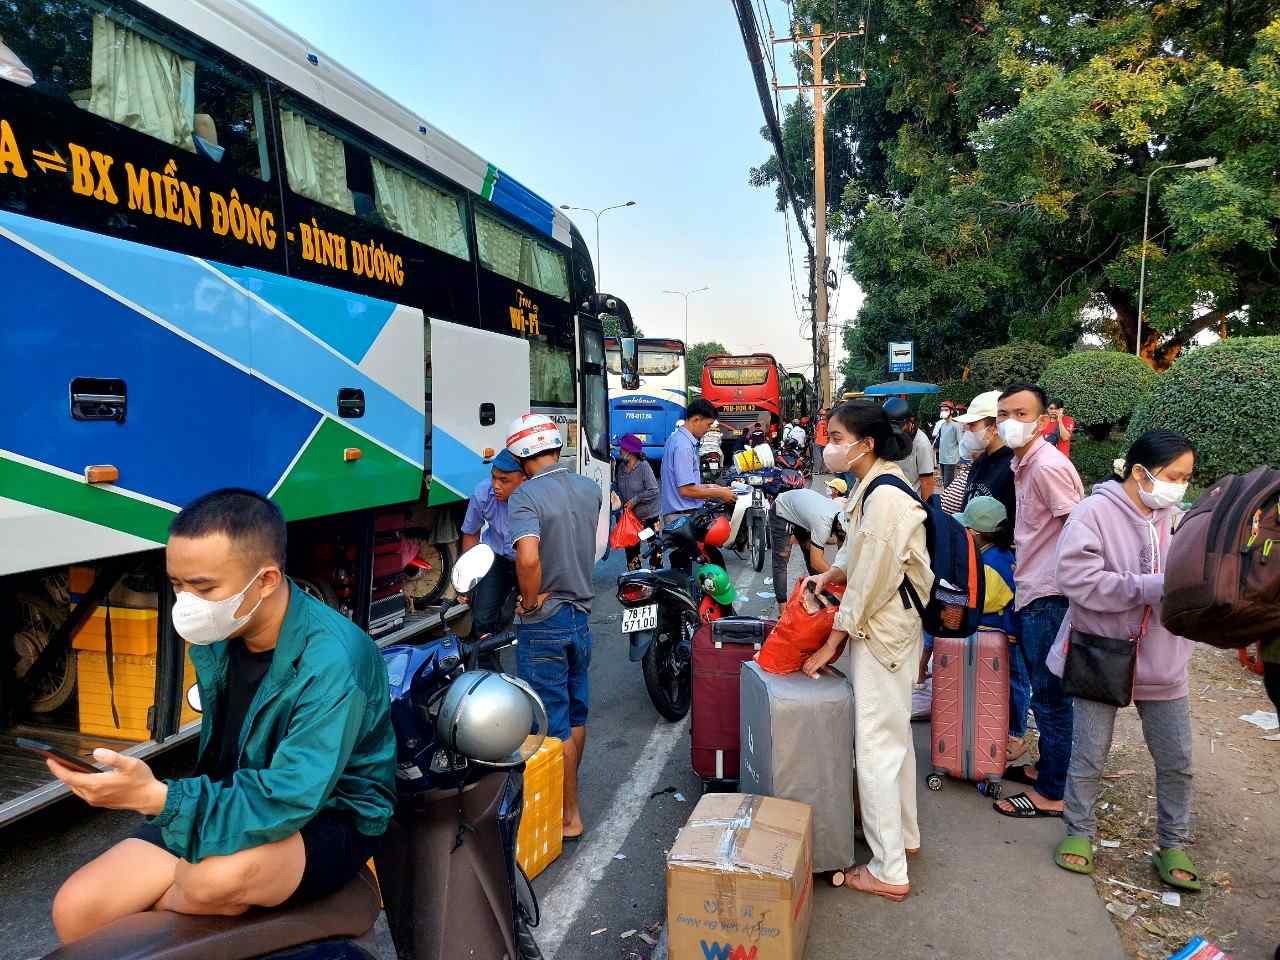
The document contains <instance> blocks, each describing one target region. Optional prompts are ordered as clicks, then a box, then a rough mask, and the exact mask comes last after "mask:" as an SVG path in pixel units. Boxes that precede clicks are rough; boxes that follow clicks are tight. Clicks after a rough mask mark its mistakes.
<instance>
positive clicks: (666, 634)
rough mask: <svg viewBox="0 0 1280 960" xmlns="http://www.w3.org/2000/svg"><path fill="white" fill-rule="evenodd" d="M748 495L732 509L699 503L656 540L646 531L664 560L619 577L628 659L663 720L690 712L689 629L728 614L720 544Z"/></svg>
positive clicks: (729, 596)
mask: <svg viewBox="0 0 1280 960" xmlns="http://www.w3.org/2000/svg"><path fill="white" fill-rule="evenodd" d="M750 499H751V498H750V496H749V495H744V496H740V497H739V498H738V503H737V504H736V505H735V507H734V508H733V510H732V511H731V512H728V511H727V509H726V508H725V507H724V506H723V505H722V504H719V503H713V504H707V505H706V506H703V507H699V508H698V509H697V510H695V511H693V512H692V513H690V514H688V515H686V516H683V517H678V518H677V519H676V520H674V521H673V522H672V523H670V524H668V525H666V526H665V527H664V529H663V531H662V533H661V534H658V535H657V537H658V539H657V540H654V533H653V531H652V530H644V531H641V538H642V540H644V541H654V543H655V544H661V548H662V555H663V557H664V558H665V560H666V562H667V564H668V565H667V566H665V567H660V568H658V569H656V570H653V569H650V570H633V571H631V572H628V573H624V574H623V575H622V576H620V577H619V578H618V602H619V603H621V604H622V632H623V633H625V634H627V636H628V638H629V640H630V656H631V660H632V662H633V663H634V662H639V663H640V664H641V667H642V670H643V673H644V685H645V689H646V690H647V691H648V693H649V699H650V700H652V701H653V705H654V707H655V708H656V709H657V711H658V713H659V714H661V715H662V716H663V718H665V719H667V720H671V721H673V722H674V721H677V720H681V719H683V718H684V716H685V715H686V714H687V713H688V712H689V703H690V698H691V665H692V653H693V635H694V633H695V632H696V631H697V629H698V627H699V625H700V624H702V623H705V622H710V621H712V620H717V619H719V618H720V617H723V616H727V615H730V614H732V612H733V607H732V604H733V601H734V599H735V598H736V594H735V591H734V589H733V584H732V583H731V582H729V579H728V575H727V574H726V573H725V571H724V556H723V555H722V554H721V553H720V549H719V548H720V547H722V546H724V545H725V544H726V543H728V542H731V541H732V539H733V537H734V536H735V534H736V532H737V530H738V528H739V527H740V526H741V524H742V521H743V518H744V517H745V516H746V512H747V509H748V507H749V506H750ZM695 568H696V569H695Z"/></svg>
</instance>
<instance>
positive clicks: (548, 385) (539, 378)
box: [529, 340, 577, 407]
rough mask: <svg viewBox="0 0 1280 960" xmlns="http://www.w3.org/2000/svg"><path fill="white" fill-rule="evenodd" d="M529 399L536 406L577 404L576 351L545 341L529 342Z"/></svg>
mask: <svg viewBox="0 0 1280 960" xmlns="http://www.w3.org/2000/svg"><path fill="white" fill-rule="evenodd" d="M529 398H530V400H531V401H532V403H533V406H535V407H538V406H542V405H543V404H555V405H558V406H573V404H574V401H575V400H576V399H577V391H576V389H575V388H574V383H573V353H572V352H571V351H569V350H567V349H565V348H562V347H554V346H552V345H551V344H549V343H547V342H546V341H545V340H530V341H529Z"/></svg>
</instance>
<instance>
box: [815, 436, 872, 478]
mask: <svg viewBox="0 0 1280 960" xmlns="http://www.w3.org/2000/svg"><path fill="white" fill-rule="evenodd" d="M861 442H862V441H861V440H857V441H855V442H854V443H828V444H827V445H826V446H825V447H823V448H822V462H823V463H825V464H826V465H827V469H828V470H830V471H831V472H832V473H843V472H844V471H846V470H849V469H851V468H852V467H853V465H854V464H855V463H857V462H858V461H859V460H861V459H862V458H863V457H865V456H866V455H867V454H868V453H869V452H870V451H869V450H863V451H862V452H861V453H860V454H858V455H857V456H856V457H854V458H853V459H852V460H850V459H849V451H850V450H852V449H853V447H854V445H855V444H856V443H861Z"/></svg>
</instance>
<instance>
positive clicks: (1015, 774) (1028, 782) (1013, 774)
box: [1004, 763, 1038, 787]
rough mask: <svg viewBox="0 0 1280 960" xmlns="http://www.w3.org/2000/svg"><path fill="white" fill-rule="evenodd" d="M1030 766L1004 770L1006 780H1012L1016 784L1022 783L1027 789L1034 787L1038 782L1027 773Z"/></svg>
mask: <svg viewBox="0 0 1280 960" xmlns="http://www.w3.org/2000/svg"><path fill="white" fill-rule="evenodd" d="M1027 766H1028V764H1025V763H1023V764H1019V765H1018V766H1016V767H1005V768H1004V779H1005V780H1012V781H1013V782H1014V783H1020V784H1022V785H1023V786H1025V787H1034V786H1035V785H1036V783H1037V782H1038V780H1037V778H1036V777H1033V776H1031V775H1030V774H1028V773H1027Z"/></svg>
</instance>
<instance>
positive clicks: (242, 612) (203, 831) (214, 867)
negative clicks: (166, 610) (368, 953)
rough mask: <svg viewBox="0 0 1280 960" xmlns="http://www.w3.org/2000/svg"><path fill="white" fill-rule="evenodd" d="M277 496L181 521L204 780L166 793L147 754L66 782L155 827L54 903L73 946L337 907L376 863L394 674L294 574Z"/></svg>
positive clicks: (242, 494) (98, 863)
mask: <svg viewBox="0 0 1280 960" xmlns="http://www.w3.org/2000/svg"><path fill="white" fill-rule="evenodd" d="M284 562H285V523H284V517H283V516H282V515H281V513H280V510H279V509H278V508H277V507H276V506H275V504H273V503H271V502H270V501H269V500H266V499H264V498H263V497H260V496H258V495H257V494H256V493H252V492H251V491H248V490H218V491H215V492H213V493H210V494H206V495H205V496H203V497H200V498H199V499H198V500H196V501H195V502H194V503H192V504H191V505H190V506H188V507H187V508H186V509H185V510H183V511H182V512H181V513H179V514H178V516H177V517H176V518H174V521H173V524H172V526H171V527H170V530H169V544H168V547H167V548H166V551H165V563H166V566H167V569H168V574H169V580H170V582H171V583H172V585H173V589H174V592H175V594H176V597H175V600H174V607H173V622H174V627H175V628H176V629H177V631H178V633H179V634H180V635H181V636H182V637H183V638H184V639H186V640H187V641H188V642H189V643H190V644H191V646H190V652H191V661H192V663H193V664H194V665H195V668H196V680H197V687H196V688H193V689H192V690H190V691H188V694H187V695H188V698H189V700H190V701H191V703H192V705H193V706H195V705H197V704H198V705H199V706H200V707H202V708H203V716H202V719H201V727H200V752H199V759H198V760H197V763H196V770H195V775H194V776H191V777H188V778H185V779H181V780H167V781H160V780H157V779H156V778H155V776H154V775H153V774H152V772H151V769H150V768H149V767H148V766H147V765H146V764H145V763H143V762H142V761H141V760H139V759H137V758H135V757H127V756H123V755H122V754H119V753H116V752H114V751H111V750H101V749H100V750H95V751H94V759H95V760H96V761H97V762H98V763H99V764H100V765H102V766H103V767H104V768H106V772H104V773H97V774H83V773H77V772H75V771H73V770H70V769H68V768H66V767H64V766H61V765H60V764H58V763H57V762H56V761H52V760H51V761H49V767H50V769H51V770H52V771H53V773H54V774H55V775H56V776H57V777H58V779H60V780H62V781H63V782H64V783H66V784H67V785H68V786H69V787H70V788H71V790H72V791H73V792H74V793H75V794H76V795H77V796H79V797H81V798H82V799H83V800H85V801H86V802H88V803H90V804H92V805H93V806H96V807H107V808H110V809H116V810H136V811H137V812H138V813H142V814H146V815H147V818H148V819H147V821H146V823H145V824H144V825H143V826H142V827H141V828H140V829H139V830H138V831H137V832H135V833H134V835H133V836H131V837H130V838H128V839H126V840H123V841H121V842H120V843H118V844H116V845H115V846H114V847H112V848H111V849H110V850H108V851H107V852H106V853H104V854H102V855H101V856H100V857H98V858H97V859H96V860H93V861H92V862H90V863H89V864H87V865H85V866H84V867H81V868H80V869H79V870H77V871H76V872H75V873H74V874H73V875H72V876H71V877H70V878H69V879H68V880H67V881H66V883H64V884H63V886H62V889H61V890H59V891H58V895H57V897H55V899H54V902H53V922H54V926H55V927H56V928H57V931H58V935H59V936H60V937H61V938H62V940H63V941H64V942H69V941H72V940H77V939H79V938H81V937H83V936H85V935H86V934H89V933H91V932H93V931H94V930H96V929H97V928H99V927H101V926H103V925H104V924H107V923H110V922H111V921H113V920H116V919H118V918H120V917H123V916H126V915H128V914H131V913H137V912H139V911H142V910H150V909H157V910H172V911H175V912H178V913H192V914H216V915H235V914H239V913H243V912H244V911H246V910H248V909H249V908H251V907H275V906H279V905H281V904H286V903H287V904H294V903H300V902H305V901H307V900H314V899H317V898H319V897H322V896H325V895H327V894H329V893H331V892H333V891H334V890H336V889H338V888H340V887H342V886H343V885H345V884H346V883H347V882H348V881H349V880H350V879H351V878H352V877H353V876H355V874H356V873H357V872H358V871H359V870H360V868H361V866H362V865H363V864H364V863H365V861H366V860H368V859H369V857H370V856H372V855H373V852H374V850H375V848H376V846H377V841H378V839H379V838H380V837H381V836H382V834H383V833H384V832H385V831H386V828H387V821H388V820H389V819H390V817H391V813H392V809H393V805H394V802H395V755H396V744H395V736H394V733H393V731H392V728H391V716H390V701H389V697H388V691H387V674H386V668H385V666H384V665H383V661H382V657H381V655H380V654H379V652H378V649H377V646H376V645H375V644H374V642H373V641H372V640H371V639H370V638H369V636H368V635H367V634H365V633H364V632H363V631H361V630H360V629H359V628H358V627H356V626H355V625H354V624H352V623H351V622H349V621H348V620H346V619H345V618H344V617H342V616H341V615H340V614H338V613H337V612H335V611H333V610H331V609H329V608H328V607H326V606H325V605H324V604H322V603H320V602H319V601H318V600H315V599H313V598H311V597H309V596H307V595H306V594H305V593H303V592H302V591H301V590H299V589H298V588H297V587H296V586H294V585H293V584H292V583H291V582H290V581H289V580H288V578H286V577H285V575H284V573H283V569H284Z"/></svg>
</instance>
